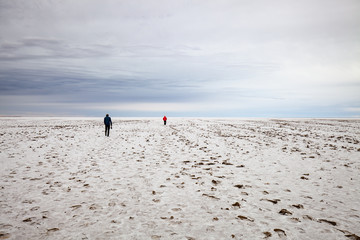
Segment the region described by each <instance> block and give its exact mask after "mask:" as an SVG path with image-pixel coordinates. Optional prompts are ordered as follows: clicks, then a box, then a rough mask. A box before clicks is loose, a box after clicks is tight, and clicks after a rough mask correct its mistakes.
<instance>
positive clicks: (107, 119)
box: [104, 116, 112, 126]
mask: <svg viewBox="0 0 360 240" xmlns="http://www.w3.org/2000/svg"><path fill="white" fill-rule="evenodd" d="M104 124H105V125H107V126H112V122H111V117H109V116H107V117H105V118H104Z"/></svg>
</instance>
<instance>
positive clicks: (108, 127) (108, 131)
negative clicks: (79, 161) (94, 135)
mask: <svg viewBox="0 0 360 240" xmlns="http://www.w3.org/2000/svg"><path fill="white" fill-rule="evenodd" d="M109 134H110V125H105V136H109Z"/></svg>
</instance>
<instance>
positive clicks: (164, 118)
mask: <svg viewBox="0 0 360 240" xmlns="http://www.w3.org/2000/svg"><path fill="white" fill-rule="evenodd" d="M163 120H164V125H166V120H167V117H166V116H164V117H163Z"/></svg>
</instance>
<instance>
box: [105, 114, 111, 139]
mask: <svg viewBox="0 0 360 240" xmlns="http://www.w3.org/2000/svg"><path fill="white" fill-rule="evenodd" d="M104 124H105V136H109V134H110V128H111V129H112V122H111V117H109V114H106V117H104Z"/></svg>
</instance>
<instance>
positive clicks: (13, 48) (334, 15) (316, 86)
mask: <svg viewBox="0 0 360 240" xmlns="http://www.w3.org/2000/svg"><path fill="white" fill-rule="evenodd" d="M359 23H360V1H358V0H353V1H352V0H317V1H314V0H302V1H298V0H283V1H279V0H274V1H268V0H251V1H245V0H192V1H190V0H171V1H169V0H76V1H74V0H62V1H56V0H11V1H9V0H0V115H3V116H4V115H21V116H103V115H104V114H105V113H110V115H111V116H119V117H120V116H154V117H155V116H162V115H164V114H166V115H168V116H187V117H200V116H204V117H360V27H359Z"/></svg>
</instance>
